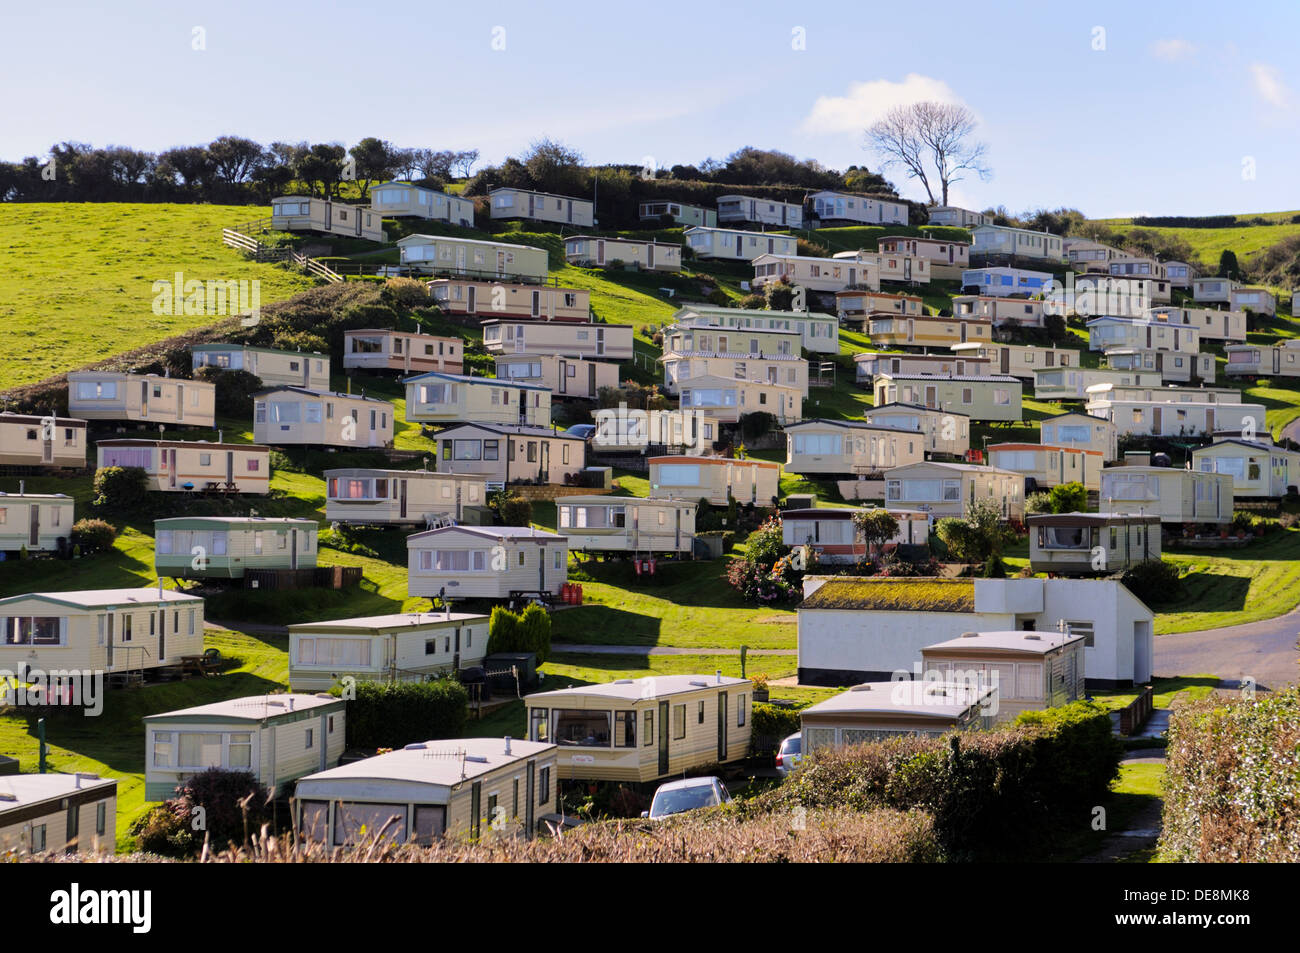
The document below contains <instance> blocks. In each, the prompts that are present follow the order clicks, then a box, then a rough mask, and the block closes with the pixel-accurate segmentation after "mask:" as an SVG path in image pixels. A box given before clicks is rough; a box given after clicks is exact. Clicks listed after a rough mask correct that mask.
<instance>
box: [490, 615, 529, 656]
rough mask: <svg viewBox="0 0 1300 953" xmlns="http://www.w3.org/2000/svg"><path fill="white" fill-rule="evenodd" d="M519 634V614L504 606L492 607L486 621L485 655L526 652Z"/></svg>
mask: <svg viewBox="0 0 1300 953" xmlns="http://www.w3.org/2000/svg"><path fill="white" fill-rule="evenodd" d="M522 645H523V640H522V638H521V636H520V632H519V614H518V613H515V612H511V611H510V610H509V609H507V608H506V607H505V606H493V607H492V615H491V617H490V618H489V619H488V644H487V654H488V655H496V654H497V653H498V652H526V651H528V649H525V648H523V647H522Z"/></svg>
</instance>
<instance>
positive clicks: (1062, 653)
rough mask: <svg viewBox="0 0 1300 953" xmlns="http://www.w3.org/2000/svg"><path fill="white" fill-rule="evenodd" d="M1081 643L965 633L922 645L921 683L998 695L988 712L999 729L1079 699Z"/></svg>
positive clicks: (1080, 639) (1049, 636)
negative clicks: (1026, 715)
mask: <svg viewBox="0 0 1300 953" xmlns="http://www.w3.org/2000/svg"><path fill="white" fill-rule="evenodd" d="M1031 536H1032V534H1031ZM1085 641H1086V638H1085V637H1084V636H1082V635H1071V634H1070V633H1068V632H1023V631H1015V630H1013V631H1010V632H966V633H963V634H962V635H960V636H958V637H957V638H955V639H949V640H948V641H946V642H939V643H936V644H935V645H927V646H926V647H925V648H923V649H921V662H922V666H923V668H924V671H925V678H926V679H931V678H938V680H939V681H940V682H950V683H953V682H955V683H957V684H959V685H971V684H972V683H973V684H977V685H988V686H991V687H993V688H995V689H997V695H996V696H995V697H994V699H993V702H992V706H991V707H992V714H993V716H994V718H993V722H994V724H1001V723H1004V722H1008V721H1014V720H1015V718H1016V716H1017V715H1019V714H1020V713H1021V712H1022V711H1042V710H1043V709H1044V708H1058V707H1060V706H1061V705H1068V704H1070V703H1071V702H1076V701H1079V700H1080V699H1082V698H1083V696H1084V688H1083V680H1084V671H1083V666H1084V661H1083V650H1084V643H1085Z"/></svg>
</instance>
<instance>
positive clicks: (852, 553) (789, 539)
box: [781, 506, 930, 566]
mask: <svg viewBox="0 0 1300 953" xmlns="http://www.w3.org/2000/svg"><path fill="white" fill-rule="evenodd" d="M864 512H870V508H867V509H860V508H856V507H843V506H819V507H815V508H813V509H793V510H784V511H782V513H781V541H782V542H784V543H785V545H787V546H791V547H795V546H807V547H808V548H810V549H811V550H812V551H813V552H815V553H816V554H817V562H818V564H819V565H826V566H852V565H856V564H857V563H860V562H862V561H863V560H864V559H866V558H867V557H868V555H869V554H868V553H867V543H866V540H865V539H863V537H862V533H861V532H860V531H859V530H858V528H857V526H856V524H855V523H854V521H853V518H854V517H855V516H856V515H857V514H859V513H864ZM887 512H888V513H890V514H891V515H892V516H893V517H894V518H895V520H897V522H898V532H897V533H895V534H894V536H893V537H892V538H890V539H888V540H886V541H885V545H884V550H885V551H886V552H888V551H889V550H892V549H894V548H895V547H897V546H924V545H925V544H926V543H927V542H928V541H929V537H930V515H929V514H928V513H925V512H922V511H921V510H888V511H887Z"/></svg>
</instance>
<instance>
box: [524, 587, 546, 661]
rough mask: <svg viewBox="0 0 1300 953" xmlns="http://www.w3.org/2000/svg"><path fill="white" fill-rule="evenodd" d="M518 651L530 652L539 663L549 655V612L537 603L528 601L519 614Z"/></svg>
mask: <svg viewBox="0 0 1300 953" xmlns="http://www.w3.org/2000/svg"><path fill="white" fill-rule="evenodd" d="M518 632H519V641H520V642H521V643H522V644H523V648H521V649H520V650H519V651H522V652H532V653H533V654H534V655H536V656H537V664H538V665H541V664H542V663H543V662H545V661H547V660H548V659H550V657H551V614H550V613H549V612H547V611H546V610H545V609H543V608H542V607H541V606H539V605H538V604H537V603H535V602H533V603H529V604H528V605H527V606H526V607H525V608H524V611H523V612H522V613H521V614H520V616H519V629H518Z"/></svg>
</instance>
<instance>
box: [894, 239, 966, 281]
mask: <svg viewBox="0 0 1300 953" xmlns="http://www.w3.org/2000/svg"><path fill="white" fill-rule="evenodd" d="M876 247H877V248H879V249H880V251H881V253H882V254H886V255H911V256H913V257H915V258H924V259H926V260H927V261H929V262H930V274H931V277H933V278H954V279H955V278H960V277H961V273H962V271H964V270H965V269H967V268H969V267H970V242H956V241H953V240H952V239H948V238H915V237H912V236H906V235H886V236H884V237H882V238H880V239H879V240H878V241H877V242H876Z"/></svg>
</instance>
